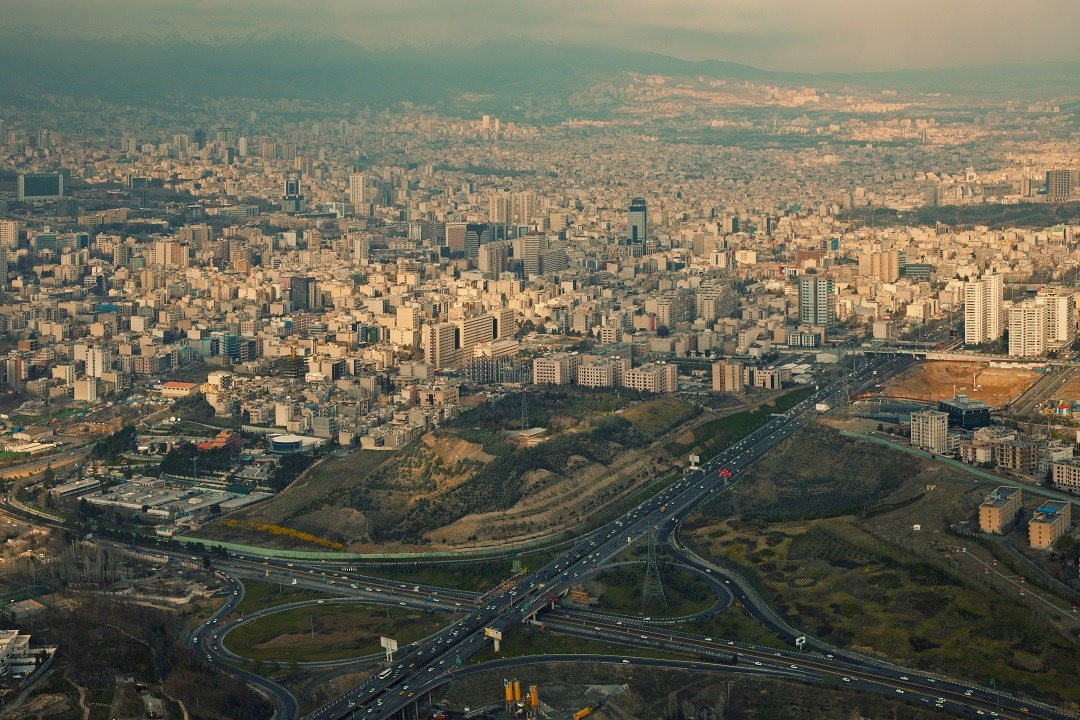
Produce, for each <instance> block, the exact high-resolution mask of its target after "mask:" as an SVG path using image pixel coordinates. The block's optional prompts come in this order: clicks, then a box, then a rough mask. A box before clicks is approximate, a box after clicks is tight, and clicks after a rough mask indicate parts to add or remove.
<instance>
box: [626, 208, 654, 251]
mask: <svg viewBox="0 0 1080 720" xmlns="http://www.w3.org/2000/svg"><path fill="white" fill-rule="evenodd" d="M648 239H649V210H648V207H647V206H646V204H645V200H644V198H634V199H633V200H631V201H630V209H629V210H628V211H627V213H626V242H627V244H629V245H641V246H644V245H645V242H646V241H647V240H648Z"/></svg>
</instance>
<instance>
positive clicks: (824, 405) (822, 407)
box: [814, 403, 829, 412]
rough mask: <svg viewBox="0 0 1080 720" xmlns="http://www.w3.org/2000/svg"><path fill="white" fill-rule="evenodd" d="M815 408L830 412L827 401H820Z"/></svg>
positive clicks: (819, 410)
mask: <svg viewBox="0 0 1080 720" xmlns="http://www.w3.org/2000/svg"><path fill="white" fill-rule="evenodd" d="M814 409H815V410H817V411H818V412H829V406H828V405H827V404H825V403H818V404H817V405H815V406H814Z"/></svg>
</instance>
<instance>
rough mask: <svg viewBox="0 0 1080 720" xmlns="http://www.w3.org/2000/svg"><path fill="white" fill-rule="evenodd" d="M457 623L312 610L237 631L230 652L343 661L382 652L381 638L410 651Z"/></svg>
mask: <svg viewBox="0 0 1080 720" xmlns="http://www.w3.org/2000/svg"><path fill="white" fill-rule="evenodd" d="M454 619H455V618H453V617H451V616H449V615H431V614H429V613H424V612H420V611H418V610H410V609H406V608H400V607H393V608H390V607H380V606H376V605H352V604H349V605H334V604H326V605H312V606H309V607H300V608H293V609H291V610H284V611H282V612H280V613H275V614H273V615H268V616H266V617H262V618H259V619H257V620H255V621H254V622H252V623H250V624H248V625H242V626H240V627H238V628H237V629H236V630H233V631H232V632H231V633H229V635H228V636H227V637H226V638H225V643H226V645H227V646H228V648H229V649H230V650H231V651H233V652H235V653H237V654H238V655H241V656H243V657H247V658H251V659H253V660H263V661H274V662H285V663H289V662H318V661H323V660H341V659H344V658H351V657H359V656H362V655H370V654H371V653H376V652H379V649H380V648H379V638H380V637H381V636H386V637H392V638H394V639H395V640H397V641H398V644H399V645H401V646H405V645H407V644H408V643H411V642H413V641H415V640H419V639H421V638H423V637H426V636H428V635H430V634H431V633H433V632H435V631H436V630H438V629H439V628H441V627H445V626H446V625H447V624H449V623H450V622H453V620H454Z"/></svg>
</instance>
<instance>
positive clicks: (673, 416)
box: [622, 397, 695, 437]
mask: <svg viewBox="0 0 1080 720" xmlns="http://www.w3.org/2000/svg"><path fill="white" fill-rule="evenodd" d="M694 412H695V408H694V406H693V405H691V404H690V403H687V402H683V401H682V400H679V399H677V398H673V397H661V398H657V399H655V400H650V401H648V402H645V403H642V404H640V405H635V406H634V407H632V408H630V409H628V410H625V411H624V412H623V413H622V416H623V417H624V418H626V419H627V420H629V421H630V422H632V423H633V424H634V427H636V428H637V429H638V430H641V431H642V432H643V433H646V434H648V435H651V436H653V437H656V436H657V435H661V434H663V433H664V432H665V431H667V430H668V429H669V428H673V427H675V426H676V425H678V424H679V423H680V422H682V421H683V420H685V419H687V418H688V417H690V416H691V415H692V414H693V413H694Z"/></svg>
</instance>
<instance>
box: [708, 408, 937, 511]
mask: <svg viewBox="0 0 1080 720" xmlns="http://www.w3.org/2000/svg"><path fill="white" fill-rule="evenodd" d="M808 457H813V458H814V461H813V462H806V461H805V460H806V458H808ZM916 477H920V478H922V479H921V480H920V481H919V482H918V483H914V482H913V483H911V484H912V486H913V487H914V486H919V487H923V486H925V485H926V484H927V483H933V482H935V481H936V480H937V479H938V478H939V477H940V473H939V472H938V468H937V466H935V465H934V464H933V463H930V462H924V461H922V460H920V459H918V458H915V457H913V456H910V455H906V454H904V453H898V452H893V451H890V450H888V449H887V448H883V447H881V446H880V445H875V444H874V443H870V442H865V441H860V440H854V439H850V438H845V437H842V436H841V435H839V434H838V433H837V432H835V431H834V430H832V429H830V428H825V427H820V426H809V427H807V428H805V429H803V430H801V431H799V432H798V433H796V434H795V435H793V436H792V437H791V438H790V439H788V440H786V441H785V442H783V443H782V444H781V445H780V446H779V447H778V448H776V449H775V450H773V451H772V452H770V453H768V454H767V455H765V456H764V457H762V458H761V459H760V460H758V461H757V462H756V463H755V464H754V465H753V466H752V467H751V468H749V469H748V470H747V471H746V473H745V475H744V476H743V479H742V482H741V485H740V487H739V488H738V490H736V491H735V492H729V493H724V494H722V495H719V496H717V497H716V498H715V499H714V500H712V501H711V502H710V503H708V504H707V505H706V506H705V513H706V514H707V515H712V516H714V517H729V516H731V515H740V516H742V517H744V518H758V519H763V520H788V519H796V518H811V517H829V516H833V515H841V514H845V513H857V512H859V511H861V510H862V509H864V508H869V507H871V506H874V505H875V504H877V503H879V502H881V501H883V500H884V499H885V498H886V497H888V496H890V495H892V494H894V493H895V492H896V491H897V490H898V489H899V488H901V487H902V486H903V485H904V484H905V483H906V482H908V481H909V480H912V479H913V478H916ZM912 492H913V493H914V492H915V491H914V490H913V491H912Z"/></svg>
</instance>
